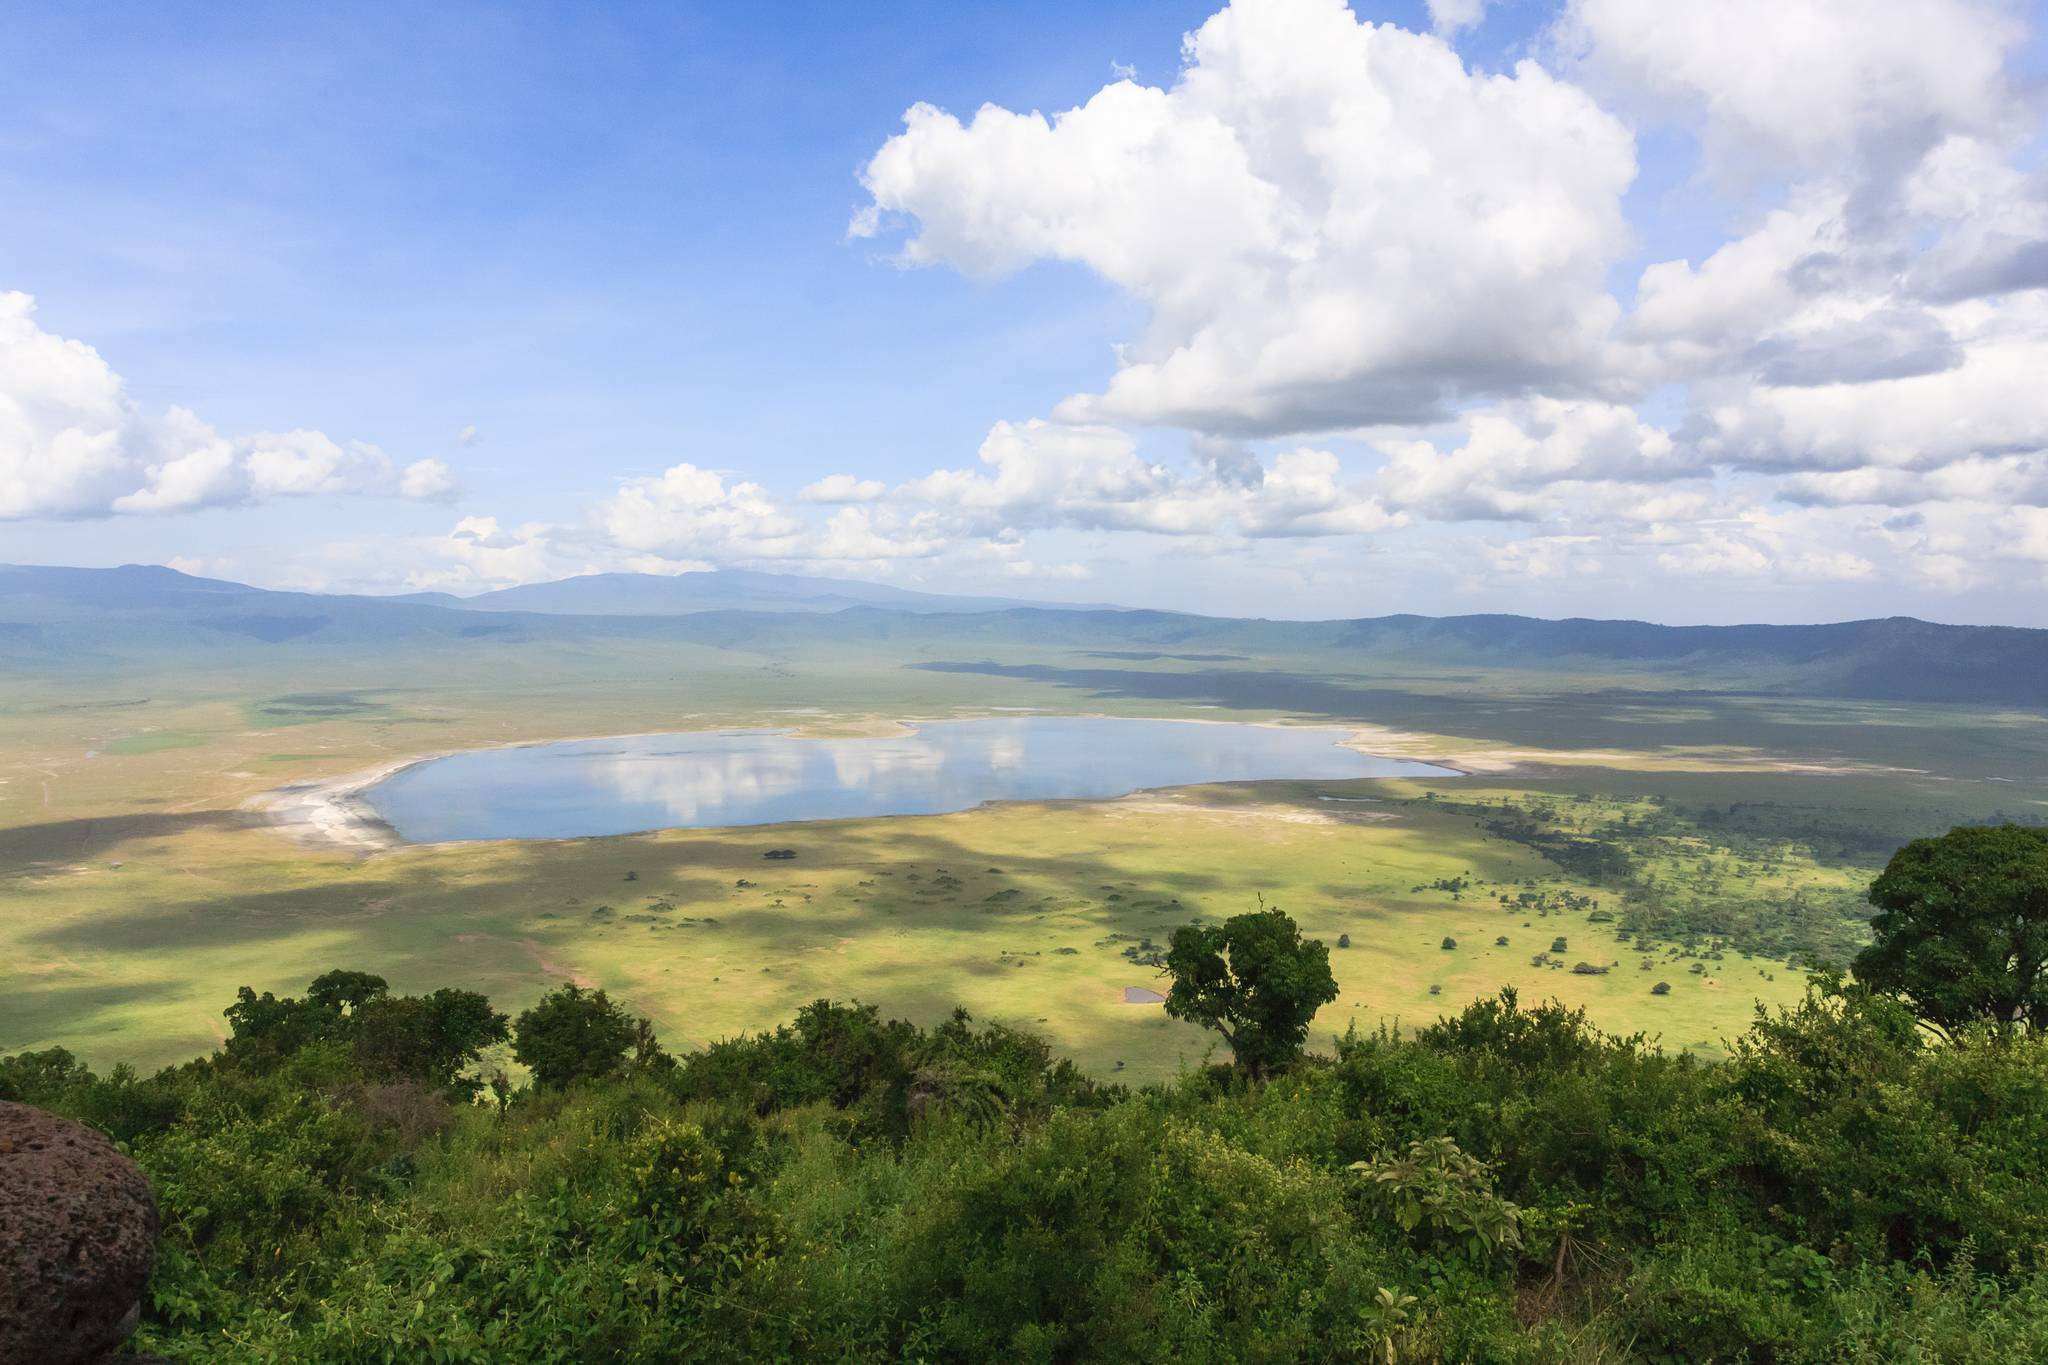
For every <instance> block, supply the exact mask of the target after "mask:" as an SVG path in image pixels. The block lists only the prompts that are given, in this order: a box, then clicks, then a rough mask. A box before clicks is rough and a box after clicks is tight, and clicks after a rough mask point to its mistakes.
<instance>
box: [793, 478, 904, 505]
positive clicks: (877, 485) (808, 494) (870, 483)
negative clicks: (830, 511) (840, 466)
mask: <svg viewBox="0 0 2048 1365" xmlns="http://www.w3.org/2000/svg"><path fill="white" fill-rule="evenodd" d="M888 491H889V486H888V485H887V484H885V483H883V482H882V481H881V480H880V479H856V478H855V477H854V476H853V475H851V474H829V475H827V476H826V477H824V478H822V479H820V480H818V481H817V482H816V483H814V484H811V485H810V486H809V487H807V488H805V489H804V491H803V492H802V493H801V494H799V495H798V496H800V497H801V498H803V500H804V501H805V502H873V501H874V500H875V499H876V498H879V497H881V496H882V494H884V493H886V492H888Z"/></svg>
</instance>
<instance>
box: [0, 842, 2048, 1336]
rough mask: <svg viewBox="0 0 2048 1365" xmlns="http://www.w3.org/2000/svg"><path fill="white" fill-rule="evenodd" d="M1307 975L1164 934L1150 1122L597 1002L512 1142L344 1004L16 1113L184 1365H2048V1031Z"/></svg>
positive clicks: (1242, 939)
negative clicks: (1198, 1064)
mask: <svg viewBox="0 0 2048 1365" xmlns="http://www.w3.org/2000/svg"><path fill="white" fill-rule="evenodd" d="M2004 847H2005V845H2003V844H1996V845H1993V846H1992V848H1991V851H1993V852H1996V851H1997V850H1998V849H2001V848H2004ZM1233 925H1235V926H1238V927H1237V929H1236V930H1235V932H1232V926H1233ZM1320 946H1321V945H1317V944H1305V943H1302V942H1301V940H1300V937H1299V935H1298V934H1297V933H1295V932H1294V930H1293V926H1292V925H1291V923H1289V922H1287V921H1286V917H1285V916H1275V915H1272V914H1271V913H1269V914H1267V915H1263V916H1244V917H1240V921H1233V922H1232V924H1231V925H1225V926H1221V927H1219V928H1218V929H1215V930H1211V931H1208V932H1207V933H1204V934H1202V935H1199V936H1190V937H1189V938H1187V939H1178V938H1177V939H1176V943H1175V952H1176V953H1177V954H1178V953H1181V952H1182V950H1183V949H1185V950H1186V955H1185V957H1184V958H1183V965H1184V966H1189V967H1190V972H1189V978H1188V979H1189V980H1190V981H1192V982H1197V983H1199V984H1201V985H1202V986H1203V988H1204V989H1207V990H1210V991H1212V992H1213V994H1211V995H1210V996H1208V997H1206V999H1207V1000H1208V1001H1209V1003H1210V1004H1211V1005H1213V1006H1214V1007H1215V1008H1216V1009H1217V1018H1218V1019H1219V1020H1223V1021H1225V1022H1227V1023H1228V1025H1229V1027H1230V1028H1231V1029H1232V1031H1233V1032H1234V1033H1236V1034H1237V1037H1238V1039H1239V1040H1240V1041H1243V1042H1245V1043H1246V1050H1244V1051H1240V1061H1241V1062H1243V1063H1245V1064H1244V1065H1243V1066H1242V1067H1240V1068H1238V1069H1224V1068H1213V1069H1204V1070H1197V1071H1190V1072H1188V1073H1186V1074H1184V1075H1182V1076H1181V1077H1180V1078H1178V1079H1177V1080H1176V1081H1174V1082H1173V1083H1171V1084H1168V1085H1165V1086H1159V1087H1153V1088H1149V1089H1146V1090H1142V1091H1138V1092H1136V1093H1132V1092H1129V1091H1126V1090H1124V1089H1122V1088H1120V1087H1114V1086H1101V1085H1098V1084H1096V1083H1094V1082H1092V1081H1090V1080H1089V1079H1088V1078H1087V1077H1085V1076H1083V1075H1081V1074H1080V1073H1079V1072H1078V1071H1077V1070H1076V1069H1075V1068H1074V1067H1073V1066H1072V1065H1071V1064H1070V1063H1068V1062H1065V1061H1062V1060H1059V1059H1056V1058H1054V1057H1053V1055H1052V1054H1051V1052H1050V1050H1049V1049H1048V1048H1047V1047H1046V1045H1045V1044H1044V1043H1043V1042H1042V1041H1041V1040H1039V1039H1037V1038H1035V1037H1032V1036H1030V1035H1028V1034H1025V1033H1022V1032H1020V1031H1017V1030H1014V1029H1009V1028H1006V1027H1002V1026H999V1025H980V1024H977V1023H976V1022H975V1021H974V1020H972V1019H970V1018H969V1017H968V1016H967V1015H966V1014H965V1013H964V1012H956V1013H955V1014H954V1015H953V1016H952V1017H950V1018H949V1019H947V1020H945V1021H944V1022H942V1023H940V1024H939V1025H937V1026H936V1027H931V1028H925V1027H920V1026H918V1025H916V1024H912V1023H909V1022H906V1021H902V1020H891V1019H885V1018H884V1017H882V1015H881V1014H880V1012H879V1011H877V1010H876V1009H874V1008H873V1007H871V1006H865V1005H861V1004H858V1003H835V1002H831V1001H826V1000H819V1001H815V1002H813V1003H812V1004H810V1005H807V1006H805V1007H804V1008H803V1009H802V1010H800V1011H799V1012H798V1013H797V1016H796V1018H795V1019H794V1020H793V1021H792V1022H791V1023H790V1024H788V1025H785V1026H783V1027H780V1028H777V1029H775V1030H773V1031H772V1032H769V1033H765V1034H761V1035H758V1036H754V1037H746V1038H737V1039H730V1040H726V1041H723V1042H720V1043H717V1044H714V1045H713V1046H711V1047H710V1048H707V1049H705V1050H703V1051H701V1052H695V1053H692V1054H689V1055H687V1056H685V1057H683V1058H682V1059H680V1060H679V1061H675V1062H669V1061H668V1059H667V1058H665V1057H664V1056H663V1054H662V1053H661V1051H660V1049H659V1047H658V1045H657V1042H656V1040H655V1039H654V1038H653V1036H652V1031H651V1029H649V1028H647V1027H646V1025H645V1021H644V1020H636V1019H634V1018H633V1017H632V1016H631V1015H630V1014H628V1013H627V1012H626V1011H624V1010H622V1009H620V1008H618V1007H617V1006H616V1005H614V1004H612V1002H610V1001H609V1000H607V999H605V998H604V997H603V996H602V995H601V994H598V993H590V992H583V991H580V990H577V989H576V988H573V987H569V988H563V989H561V990H558V991H556V992H553V993H551V994H550V995H549V996H547V997H546V998H545V999H544V1000H543V1001H542V1002H541V1004H540V1005H537V1006H535V1008H534V1009H532V1010H528V1011H526V1012H525V1013H524V1014H522V1015H521V1017H520V1020H519V1023H518V1026H517V1029H516V1033H517V1036H518V1039H519V1043H520V1046H521V1048H522V1050H523V1052H524V1054H525V1055H526V1056H527V1057H529V1058H531V1059H533V1060H534V1061H536V1062H538V1063H540V1064H541V1065H545V1066H547V1067H549V1068H550V1071H549V1073H548V1074H547V1076H546V1077H545V1078H543V1077H542V1076H541V1075H540V1074H539V1072H538V1069H537V1070H536V1075H535V1084H534V1085H532V1086H531V1087H523V1088H518V1089H514V1088H513V1087H512V1086H511V1085H510V1083H509V1082H508V1083H506V1084H504V1085H503V1086H501V1087H500V1090H501V1091H502V1094H501V1096H500V1099H499V1101H498V1102H493V1101H492V1100H491V1099H489V1098H487V1097H484V1096H481V1095H478V1094H477V1093H476V1088H475V1086H474V1085H473V1084H470V1083H468V1082H469V1081H470V1080H471V1079H472V1078H473V1076H474V1075H475V1073H477V1072H478V1071H479V1070H480V1069H481V1067H482V1066H483V1065H484V1063H482V1062H481V1061H480V1060H479V1049H480V1048H482V1047H486V1046H490V1045H492V1044H493V1040H494V1039H497V1038H502V1037H503V1036H504V1034H505V1032H506V1029H505V1022H504V1016H503V1015H501V1014H498V1013H497V1012H495V1011H494V1010H492V1009H491V1008H490V1006H489V1003H488V1002H487V1001H485V1000H483V998H482V997H481V996H477V995H474V994H473V993H470V992H465V991H460V990H452V989H451V990H443V991H436V992H433V993H432V994H430V995H425V996H418V997H392V996H390V994H389V992H388V990H386V989H384V988H383V986H382V983H376V984H375V985H374V986H373V985H371V984H369V981H367V980H356V981H354V982H353V983H351V982H350V981H349V980H348V979H347V976H348V974H330V976H329V977H323V978H321V982H324V983H327V984H325V985H323V984H320V983H315V986H314V987H312V988H309V989H308V991H307V993H306V995H305V996H304V997H302V998H298V999H290V998H287V999H282V1000H280V999H277V998H276V997H273V996H269V995H260V996H259V995H255V994H253V993H252V992H248V991H244V992H242V993H241V995H240V997H239V998H238V999H237V1001H236V1003H235V1005H233V1006H231V1007H230V1010H229V1016H230V1019H231V1020H232V1021H234V1023H235V1024H236V1033H235V1036H234V1037H232V1038H230V1040H229V1042H228V1044H227V1046H226V1047H225V1048H224V1049H223V1051H222V1052H221V1053H220V1054H218V1055H216V1056H215V1057H213V1058H209V1059H206V1060H203V1061H197V1062H193V1063H189V1064H187V1065H185V1066H182V1067H178V1068H174V1069H170V1070H167V1071H164V1072H161V1073H159V1074H157V1075H155V1076H151V1077H138V1076H136V1075H134V1074H133V1073H132V1072H129V1071H127V1070H125V1069H123V1068H118V1067H117V1068H115V1069H114V1070H113V1071H112V1072H110V1073H108V1074H107V1075H104V1076H101V1075H96V1074H95V1073H93V1072H92V1071H91V1070H90V1069H88V1068H87V1067H85V1066H83V1065H81V1064H80V1063H79V1062H78V1060H77V1059H76V1058H74V1057H72V1056H71V1055H70V1054H69V1053H67V1052H65V1051H64V1050H63V1049H61V1048H51V1049H45V1050H42V1051H39V1052H33V1053H23V1054H20V1055H18V1056H13V1057H0V1094H4V1095H6V1096H9V1097H13V1098H18V1099H21V1100H25V1101H27V1102H29V1103H33V1104H39V1105H43V1106H45V1107H48V1108H51V1109H54V1110H57V1111H60V1112H63V1113H67V1114H72V1115H75V1116H77V1117H78V1118H80V1119H81V1120H83V1121H85V1122H88V1123H91V1124H94V1125H97V1126H98V1127H100V1128H102V1129H104V1130H105V1131H107V1132H109V1133H110V1134H112V1135H114V1136H115V1137H117V1138H118V1139H120V1140H121V1141H122V1142H124V1143H126V1144H128V1147H129V1149H130V1150H131V1151H132V1152H133V1153H134V1155H135V1158H136V1160H137V1161H138V1162H139V1163H141V1165H142V1166H143V1168H144V1169H145V1170H146V1171H147V1172H148V1173H149V1175H150V1177H151V1179H152V1181H153V1182H154V1184H155V1187H156V1191H157V1195H158V1199H159V1202H160V1204H161V1207H162V1213H163V1220H164V1236H163V1242H162V1245H161V1248H160V1251H159V1256H158V1263H157V1271H156V1275H155V1279H154V1281H153V1283H152V1285H151V1289H150V1296H149V1301H148V1303H147V1305H146V1308H145V1314H144V1321H143V1325H142V1328H141V1330H140V1333H139V1339H138V1345H139V1346H140V1347H141V1348H143V1349H145V1350H150V1351H156V1352H160V1353H163V1354H165V1355H168V1356H171V1357H174V1358H178V1359H187V1360H206V1361H220V1362H227V1363H228V1365H240V1363H241V1362H259V1361H262V1362H272V1361H313V1362H327V1361H335V1362H357V1361H362V1362H373V1361H374V1362H396V1361H414V1360H419V1361H438V1362H448V1361H455V1362H503V1361H554V1362H572V1361H573V1362H584V1361H593V1362H627V1361H671V1360H674V1361H699V1360H702V1361H714V1360H715V1361H723V1360H735V1359H745V1360H766V1361H797V1360H806V1361H808V1360H832V1361H861V1360H923V1361H980V1360H991V1359H1000V1360H1017V1361H1035V1362H1055V1361H1062V1362H1063V1361H1070V1360H1093V1359H1103V1360H1162V1359H1172V1360H1184V1361H1190V1362H1222V1361H1232V1362H1235V1361H1251V1362H1292V1361H1300V1362H1309V1361H1322V1360H1329V1359H1333V1358H1336V1359H1364V1360H1371V1361H1376V1362H1381V1365H1387V1363H1388V1362H1393V1363H1395V1365H1398V1363H1399V1362H1421V1361H1431V1360H1475V1361H1478V1360H1484V1361H1500V1362H1537V1361H1558V1362H1564V1361H1620V1360H1643V1361H1651V1362H1691V1361H1700V1360H1715V1361H1722V1360H1726V1361H1749V1362H1766V1361H1768V1362H1772V1363H1773V1365H1821V1363H1822V1362H1869V1363H1870V1365H1876V1363H1877V1362H1889V1361H1895V1360H1921V1361H1930V1362H1931V1361H1941V1362H1950V1363H1952V1365H2006V1363H2007V1362H2011V1361H2019V1360H2040V1359H2048V1262H2044V1259H2043V1246H2044V1234H2043V1230H2044V1229H2048V1182H2043V1181H2042V1180H2041V1179H2040V1170H2041V1164H2040V1163H2041V1158H2040V1153H2041V1151H2042V1148H2043V1143H2044V1141H2048V1036H2044V1035H2043V1034H2042V1033H2041V1032H2040V1031H2038V1030H2034V1029H2030V1028H2014V1027H2011V1026H2010V1024H2009V1021H2008V1023H2007V1024H2006V1025H2004V1026H2000V1027H1992V1026H1991V1025H1989V1024H1986V1023H1982V1022H1978V1023H1973V1024H1967V1025H1965V1026H1961V1027H1958V1028H1956V1029H1955V1030H1953V1031H1952V1033H1951V1035H1949V1036H1945V1037H1936V1036H1935V1035H1934V1034H1933V1033H1932V1032H1930V1031H1928V1030H1926V1029H1924V1028H1923V1027H1921V1024H1920V1021H1919V1019H1918V1018H1916V1015H1915V1012H1914V1010H1915V1007H1916V1005H1917V1003H1918V1002H1914V1001H1910V997H1909V998H1908V999H1901V998H1900V996H1899V995H1898V994H1895V993H1894V992H1893V991H1892V990H1890V989H1886V988H1883V987H1881V986H1879V985H1877V984H1875V983H1871V982H1867V981H1854V982H1851V981H1845V980H1844V979H1842V978H1840V977H1839V976H1835V975H1831V974H1816V975H1815V976H1814V977H1813V978H1812V980H1811V986H1810V990H1809V993H1808V996H1807V998H1806V999H1805V1000H1804V1001H1803V1002H1802V1003H1801V1004H1800V1005H1798V1006H1797V1007H1795V1008H1792V1009H1787V1010H1782V1011H1778V1012H1775V1013H1766V1012H1763V1011H1759V1013H1758V1015H1757V1017H1756V1019H1755V1021H1754V1023H1753V1024H1752V1025H1751V1027H1750V1028H1749V1030H1748V1031H1747V1032H1746V1033H1744V1034H1743V1035H1742V1036H1741V1037H1739V1038H1737V1039H1734V1040H1732V1041H1731V1044H1730V1049H1729V1054H1728V1056H1727V1058H1726V1060H1725V1061H1722V1062H1718V1063H1711V1064H1709V1063H1703V1062H1700V1061H1699V1060H1697V1059H1696V1058H1694V1057H1693V1056H1691V1055H1688V1054H1672V1053H1667V1052H1665V1051H1663V1050H1661V1049H1660V1048H1658V1047H1656V1046H1654V1045H1652V1044H1651V1043H1650V1042H1649V1041H1648V1040H1647V1039H1645V1038H1644V1037H1642V1036H1640V1035H1638V1036H1631V1037H1616V1036H1613V1035H1609V1034H1605V1033H1602V1032H1600V1031H1599V1030H1598V1029H1595V1028H1594V1027H1592V1026H1591V1025H1590V1024H1589V1023H1588V1021H1587V1018H1586V1016H1585V1014H1584V1012H1583V1011H1581V1010H1574V1009H1568V1008H1566V1007H1564V1006H1562V1005H1559V1004H1556V1003H1545V1004H1540V1005H1536V1006H1533V1007H1524V1006H1523V1004H1522V1003H1521V1001H1520V1000H1519V999H1518V998H1517V997H1516V996H1515V994H1514V993H1513V992H1511V991H1504V992H1502V993H1501V994H1500V995H1498V996H1497V997H1494V998H1491V999H1485V1000H1480V1001H1476V1002H1474V1003H1473V1004H1471V1005H1469V1006H1468V1007H1466V1008H1465V1009H1464V1010H1462V1011H1461V1012H1459V1013H1458V1014H1456V1015H1454V1016H1451V1017H1449V1018H1446V1019H1442V1020H1440V1021H1438V1022H1437V1023H1435V1024H1432V1025H1430V1026H1429V1027H1427V1028H1424V1029H1422V1030H1420V1031H1419V1032H1416V1033H1414V1034H1413V1035H1411V1036H1403V1035H1401V1034H1398V1033H1396V1032H1394V1031H1392V1030H1389V1029H1381V1030H1379V1031H1377V1032H1373V1033H1361V1032H1359V1031H1357V1030H1355V1029H1354V1030H1352V1031H1350V1032H1348V1033H1347V1034H1346V1035H1345V1036H1344V1037H1343V1038H1342V1039H1341V1040H1339V1042H1338V1044H1337V1047H1336V1050H1335V1055H1334V1056H1331V1057H1318V1056H1306V1057H1304V1056H1300V1055H1299V1053H1298V1049H1299V1047H1300V1035H1299V1034H1298V1033H1290V1032H1289V1027H1288V1025H1287V1024H1286V1022H1285V1021H1286V1019H1287V1018H1290V1017H1292V1018H1305V1016H1300V1015H1293V1014H1290V1013H1289V1011H1288V1010H1287V1009H1282V1008H1280V1003H1281V1002H1289V1001H1291V1002H1293V1007H1299V1006H1301V1005H1302V1004H1303V1002H1305V1001H1309V1000H1313V999H1315V998H1316V995H1317V993H1318V990H1319V987H1318V986H1317V985H1316V974H1315V972H1314V968H1315V967H1316V966H1318V965H1321V966H1323V967H1324V970H1325V971H1326V970H1327V964H1326V962H1325V961H1324V959H1323V958H1322V956H1321V954H1320V952H1319V949H1320ZM1212 954H1213V957H1212V956H1211V955H1212ZM1269 972H1270V974H1268V973H1269ZM1290 974H1291V975H1290ZM1276 979H1280V980H1282V983H1283V989H1281V990H1279V991H1276V992H1274V993H1273V994H1272V995H1270V996H1263V995H1262V994H1261V992H1262V991H1263V990H1264V988H1265V987H1266V986H1267V985H1269V984H1270V983H1271V982H1273V981H1274V980H1276ZM1178 984H1179V983H1178V982H1176V985H1177V986H1178ZM1198 998H1201V997H1198ZM1226 1005H1227V1006H1228V1007H1229V1009H1230V1010H1231V1011H1234V1013H1230V1014H1226V1013H1225V1012H1224V1009H1223V1007H1224V1006H1226ZM1310 1012H1311V1013H1312V1008H1311V1009H1310ZM1276 1021H1278V1022H1276ZM1247 1023H1249V1028H1247ZM1253 1038H1257V1039H1258V1040H1259V1041H1257V1042H1252V1041H1251V1039H1253ZM1290 1040H1291V1043H1290ZM1247 1052H1249V1054H1250V1055H1251V1056H1252V1057H1257V1058H1258V1059H1259V1061H1258V1062H1257V1063H1253V1062H1251V1061H1249V1060H1247ZM1290 1061H1291V1063H1292V1064H1287V1063H1289V1062H1290Z"/></svg>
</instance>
